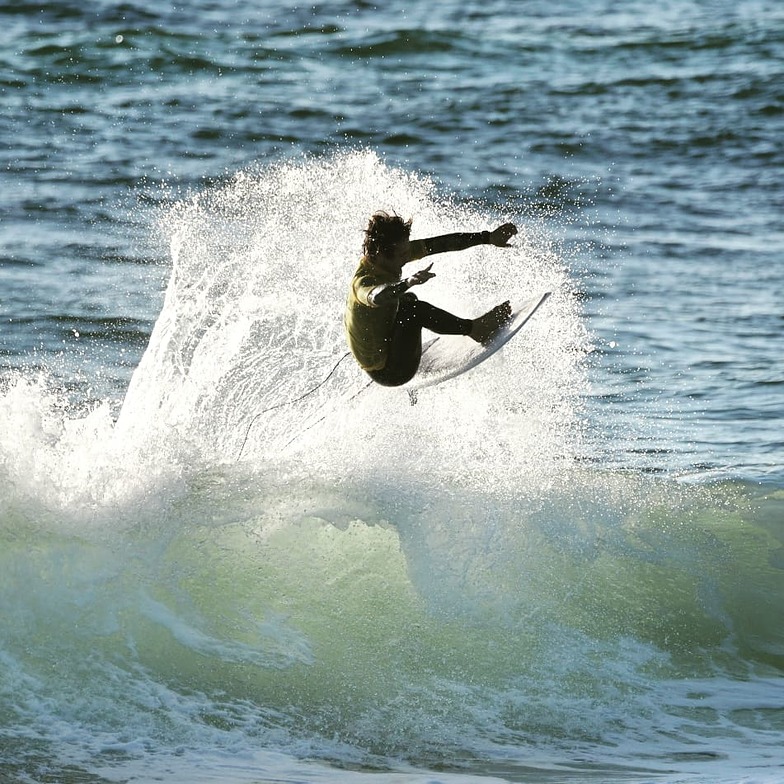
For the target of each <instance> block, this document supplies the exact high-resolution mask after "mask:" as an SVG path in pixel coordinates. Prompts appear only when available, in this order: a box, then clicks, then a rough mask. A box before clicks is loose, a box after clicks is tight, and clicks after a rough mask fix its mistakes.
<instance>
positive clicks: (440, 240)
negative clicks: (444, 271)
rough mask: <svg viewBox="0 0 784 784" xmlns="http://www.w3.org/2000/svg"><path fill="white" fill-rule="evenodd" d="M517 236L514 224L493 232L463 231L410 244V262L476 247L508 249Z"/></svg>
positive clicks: (503, 226) (506, 224) (507, 224)
mask: <svg viewBox="0 0 784 784" xmlns="http://www.w3.org/2000/svg"><path fill="white" fill-rule="evenodd" d="M515 234H517V226H515V225H514V223H504V224H502V225H501V226H499V227H498V228H497V229H494V230H493V231H462V232H456V233H454V234H442V235H440V236H438V237H428V238H426V239H421V240H411V241H410V242H409V261H415V260H416V259H421V258H424V257H425V256H432V255H433V254H435V253H448V252H450V251H458V250H466V249H467V248H473V247H474V246H475V245H495V246H496V247H498V248H508V247H510V245H509V240H510V238H512V237H514V235H515Z"/></svg>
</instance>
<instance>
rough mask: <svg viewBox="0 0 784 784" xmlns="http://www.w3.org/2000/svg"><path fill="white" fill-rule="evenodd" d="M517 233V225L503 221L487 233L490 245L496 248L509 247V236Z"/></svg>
mask: <svg viewBox="0 0 784 784" xmlns="http://www.w3.org/2000/svg"><path fill="white" fill-rule="evenodd" d="M515 234H517V226H515V225H514V223H504V225H503V226H499V227H498V228H497V229H495V230H494V231H491V232H490V234H489V235H488V239H489V240H490V244H491V245H495V246H496V247H498V248H509V247H511V246H510V245H509V238H510V237H514V235H515Z"/></svg>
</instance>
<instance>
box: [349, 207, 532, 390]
mask: <svg viewBox="0 0 784 784" xmlns="http://www.w3.org/2000/svg"><path fill="white" fill-rule="evenodd" d="M410 234H411V221H410V220H408V221H404V220H403V219H402V218H401V217H399V216H398V215H394V214H392V215H390V214H388V213H386V212H377V213H375V214H374V215H373V216H372V217H371V219H370V222H369V223H368V227H367V229H365V242H364V245H363V256H362V258H361V259H360V262H359V267H358V268H357V271H356V272H355V273H354V277H353V278H352V280H351V287H350V289H349V293H348V300H347V302H346V312H345V317H344V322H345V327H346V336H347V339H348V344H349V348H350V349H351V353H352V354H353V355H354V358H355V359H356V361H357V363H358V364H359V366H360V367H361V368H362V369H363V370H364V371H365V372H366V373H367V374H368V375H369V376H370V377H371V378H372V379H373V381H375V382H376V383H377V384H381V385H382V386H387V387H395V386H400V385H401V384H405V383H406V382H407V381H410V380H411V379H412V378H413V377H414V375H415V374H416V372H417V369H418V368H419V361H420V359H421V357H422V329H423V328H425V329H429V330H430V331H431V332H436V333H438V334H439V335H466V336H467V337H470V338H471V339H472V340H475V341H476V342H477V343H486V342H487V341H488V340H490V338H491V337H492V336H493V335H494V334H495V333H496V332H497V331H498V330H499V329H500V328H501V327H502V326H503V325H504V324H505V323H506V322H507V321H508V320H509V319H510V317H511V314H512V308H511V306H510V304H509V302H508V301H507V302H502V303H501V304H500V305H496V306H495V307H494V308H492V309H491V310H489V311H488V312H487V313H485V314H484V315H483V316H480V317H479V318H475V319H464V318H459V317H458V316H454V315H452V314H451V313H448V312H447V311H445V310H441V308H437V307H435V306H434V305H431V304H430V303H429V302H424V301H423V300H420V299H419V298H418V297H417V296H416V295H415V294H414V293H413V292H411V291H409V289H410V288H412V287H413V286H421V285H422V284H423V283H426V282H427V281H428V280H430V279H431V278H434V277H435V272H431V271H430V270H431V267H432V266H433V265H432V263H431V264H430V265H429V266H428V267H425V268H424V269H422V270H419V272H415V273H414V274H413V275H410V276H409V277H407V278H403V277H402V274H403V267H404V266H405V265H406V264H408V263H409V262H411V261H416V260H417V259H421V258H424V257H425V256H431V255H433V254H435V253H446V252H448V251H458V250H466V249H467V248H472V247H474V246H475V245H495V246H496V247H499V248H508V247H509V239H510V238H511V237H513V236H514V235H515V234H517V227H516V226H515V225H514V224H513V223H504V224H503V225H501V226H499V227H498V228H497V229H495V230H494V231H478V232H458V233H454V234H443V235H441V236H438V237H429V238H427V239H421V240H411V239H409V236H410Z"/></svg>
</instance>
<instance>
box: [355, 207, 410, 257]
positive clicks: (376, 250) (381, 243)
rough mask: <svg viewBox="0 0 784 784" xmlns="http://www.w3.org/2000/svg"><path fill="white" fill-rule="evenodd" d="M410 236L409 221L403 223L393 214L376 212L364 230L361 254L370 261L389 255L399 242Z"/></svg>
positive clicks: (406, 239)
mask: <svg viewBox="0 0 784 784" xmlns="http://www.w3.org/2000/svg"><path fill="white" fill-rule="evenodd" d="M410 234H411V220H407V221H404V220H403V219H402V218H401V217H400V216H399V215H395V214H394V213H393V214H392V215H390V214H389V213H388V212H377V213H375V214H374V215H373V217H372V218H371V219H370V222H369V223H368V227H367V228H366V229H365V244H364V246H363V252H364V254H365V255H366V256H368V257H370V258H371V259H372V258H377V257H378V256H382V255H385V254H389V253H390V252H392V250H393V249H394V247H395V246H396V245H397V244H398V243H399V242H401V241H403V240H405V241H408V238H409V236H410Z"/></svg>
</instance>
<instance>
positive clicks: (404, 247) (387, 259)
mask: <svg viewBox="0 0 784 784" xmlns="http://www.w3.org/2000/svg"><path fill="white" fill-rule="evenodd" d="M379 261H381V263H382V265H383V266H384V267H386V268H387V269H390V270H393V271H395V272H399V271H400V270H401V269H403V265H404V264H405V263H406V262H407V261H408V240H406V239H401V240H398V241H397V242H395V243H394V244H392V245H390V246H389V247H388V248H386V249H385V250H384V253H383V254H382V255H381V256H380V258H379Z"/></svg>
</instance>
